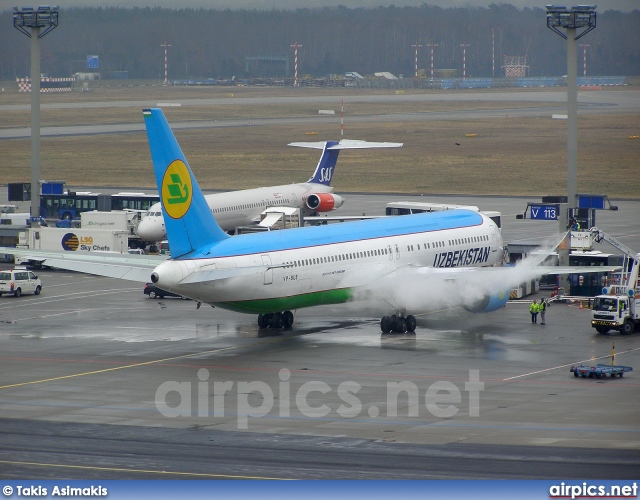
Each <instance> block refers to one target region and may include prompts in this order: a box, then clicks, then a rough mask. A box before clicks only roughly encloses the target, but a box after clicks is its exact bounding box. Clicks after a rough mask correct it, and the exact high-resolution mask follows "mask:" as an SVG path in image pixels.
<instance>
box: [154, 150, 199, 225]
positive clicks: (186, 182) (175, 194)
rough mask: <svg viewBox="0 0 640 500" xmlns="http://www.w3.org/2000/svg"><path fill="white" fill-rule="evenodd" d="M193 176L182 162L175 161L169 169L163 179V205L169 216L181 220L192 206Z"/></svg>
mask: <svg viewBox="0 0 640 500" xmlns="http://www.w3.org/2000/svg"><path fill="white" fill-rule="evenodd" d="M192 194H193V189H192V186H191V175H190V174H189V169H188V168H187V166H186V165H185V164H184V162H183V161H182V160H175V161H173V162H172V163H171V165H169V166H168V167H167V170H165V172H164V177H163V179H162V194H161V196H162V205H163V206H164V209H165V211H166V212H167V215H169V217H171V218H173V219H179V218H181V217H182V216H184V214H186V213H187V211H188V210H189V207H190V206H191V196H192Z"/></svg>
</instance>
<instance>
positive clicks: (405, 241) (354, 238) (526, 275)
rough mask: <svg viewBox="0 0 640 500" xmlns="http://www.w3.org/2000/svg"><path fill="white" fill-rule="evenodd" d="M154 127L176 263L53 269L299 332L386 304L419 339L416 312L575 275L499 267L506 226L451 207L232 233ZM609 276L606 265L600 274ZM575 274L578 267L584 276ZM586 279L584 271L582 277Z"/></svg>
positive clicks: (493, 304)
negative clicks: (310, 310)
mask: <svg viewBox="0 0 640 500" xmlns="http://www.w3.org/2000/svg"><path fill="white" fill-rule="evenodd" d="M144 119H145V125H146V129H147V135H148V138H149V146H150V149H151V157H152V160H153V166H154V171H155V176H156V181H157V184H158V192H159V193H160V199H161V203H162V209H163V212H164V214H165V221H166V227H167V235H168V238H169V244H170V246H171V254H172V258H171V259H169V260H160V259H157V258H156V259H151V258H150V257H149V256H135V255H115V256H114V255H111V256H110V255H108V254H102V255H99V254H97V253H95V254H93V253H92V254H86V255H77V254H76V253H75V252H46V251H30V250H17V249H11V248H1V249H0V251H2V252H5V253H13V254H20V255H23V256H24V255H26V256H31V255H37V256H38V259H40V260H42V261H43V264H44V265H46V266H53V267H59V268H62V269H70V270H75V271H81V272H87V273H91V274H97V275H101V276H109V277H114V278H121V279H128V280H133V281H140V282H146V281H148V280H149V278H150V279H151V281H153V282H154V283H155V284H157V285H158V286H159V287H160V288H163V289H165V290H169V291H172V292H175V293H177V294H179V295H183V296H186V297H190V298H192V299H194V300H196V301H198V306H200V303H202V302H204V303H206V304H210V305H212V306H217V307H222V308H225V309H230V310H233V311H238V312H243V313H251V314H257V315H258V325H259V326H260V328H265V327H275V328H281V327H290V326H291V325H292V324H293V312H292V311H295V310H297V309H299V308H302V307H310V306H317V305H323V304H340V303H346V302H352V303H353V305H357V306H358V307H360V308H361V309H369V308H370V306H371V305H374V306H375V307H376V312H377V313H378V314H379V315H380V316H382V319H381V321H380V327H381V330H382V331H383V332H385V333H389V332H392V331H393V332H399V333H403V332H406V331H414V330H415V328H416V317H415V316H416V315H420V314H424V313H428V312H430V311H434V310H440V309H443V308H445V307H448V308H459V307H462V308H464V309H466V310H468V311H471V312H489V311H494V310H496V309H499V308H501V307H502V306H504V304H505V303H506V301H507V299H508V297H509V289H510V288H513V287H514V286H517V284H518V283H522V282H523V281H526V280H528V279H532V278H533V277H535V276H536V275H537V276H540V275H542V274H545V273H547V272H551V271H552V272H554V273H564V272H567V271H566V268H564V269H565V270H562V269H563V268H559V267H553V268H546V269H545V268H542V267H538V266H537V264H538V263H539V262H536V263H535V264H536V266H535V268H534V266H526V265H521V266H513V267H494V266H496V265H498V264H499V262H500V260H501V256H502V250H503V243H502V237H501V235H500V232H499V231H498V228H497V226H496V225H495V223H494V222H493V221H492V220H491V219H490V218H489V217H486V216H485V215H483V214H481V213H478V212H475V211H470V210H448V211H445V212H438V213H425V214H415V215H405V216H398V217H387V218H380V219H371V220H363V221H358V222H346V223H341V224H331V225H325V226H311V227H302V228H295V229H284V230H279V231H269V232H263V233H251V234H242V235H238V236H229V235H228V234H227V233H226V232H225V231H223V230H222V229H221V228H220V226H219V225H218V224H217V223H216V221H215V219H214V217H213V214H212V213H211V210H210V209H209V206H208V205H207V202H206V200H205V198H204V195H203V194H202V191H201V190H200V188H199V187H198V184H197V182H196V179H195V178H194V176H193V173H192V171H191V169H190V168H189V166H188V164H187V161H186V159H185V157H184V155H183V153H182V151H181V149H180V146H179V145H178V142H177V141H176V139H175V137H174V135H173V133H172V131H171V129H170V127H169V124H168V123H167V121H166V119H165V117H164V114H163V113H162V110H161V109H145V110H144ZM598 269H601V268H598ZM574 272H575V270H574ZM581 272H582V271H581Z"/></svg>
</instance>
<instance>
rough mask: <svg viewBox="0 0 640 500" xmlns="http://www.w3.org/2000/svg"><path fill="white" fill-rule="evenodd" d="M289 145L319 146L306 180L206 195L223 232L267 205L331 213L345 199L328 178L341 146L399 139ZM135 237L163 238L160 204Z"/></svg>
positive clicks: (372, 145) (374, 144)
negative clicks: (316, 163)
mask: <svg viewBox="0 0 640 500" xmlns="http://www.w3.org/2000/svg"><path fill="white" fill-rule="evenodd" d="M289 146H297V147H303V148H314V149H322V155H321V157H320V161H319V162H318V165H317V166H316V170H315V172H314V173H313V175H312V176H311V178H310V179H309V180H308V181H307V182H303V183H298V184H285V185H282V186H271V187H261V188H256V189H245V190H242V191H229V192H225V193H214V194H208V195H205V200H206V202H207V205H208V206H209V209H210V210H211V213H212V214H213V217H214V218H215V220H216V222H217V223H218V225H219V226H220V227H221V228H222V230H223V231H228V232H229V231H234V230H235V228H237V227H239V226H248V225H251V224H254V223H256V222H258V221H259V220H260V214H261V213H262V212H263V211H264V210H265V209H267V208H269V207H278V206H281V207H293V208H299V209H300V210H301V212H302V213H301V215H302V216H303V217H304V216H308V215H311V214H315V213H317V212H330V211H331V210H335V209H336V208H339V207H340V206H342V204H343V203H344V198H342V197H341V196H339V195H337V194H333V188H332V187H331V185H330V184H331V179H332V178H333V173H334V170H335V166H336V162H337V160H338V154H339V153H340V151H341V150H343V149H369V148H398V147H401V146H402V143H398V142H369V141H354V140H348V139H343V140H341V141H340V142H337V141H326V142H292V143H291V144H289ZM138 236H139V237H140V239H142V240H144V241H161V240H164V239H166V237H167V231H166V228H165V222H164V216H163V214H162V210H161V208H160V203H156V204H154V205H153V206H151V207H150V208H149V211H148V212H147V215H145V216H144V217H143V219H142V220H141V221H140V224H139V225H138Z"/></svg>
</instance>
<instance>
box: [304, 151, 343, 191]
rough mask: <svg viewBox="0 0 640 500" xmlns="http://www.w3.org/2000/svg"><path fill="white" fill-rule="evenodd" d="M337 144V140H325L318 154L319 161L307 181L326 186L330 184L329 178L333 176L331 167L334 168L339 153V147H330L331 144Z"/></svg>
mask: <svg viewBox="0 0 640 500" xmlns="http://www.w3.org/2000/svg"><path fill="white" fill-rule="evenodd" d="M336 144H338V142H337V141H326V142H325V143H324V147H323V148H322V156H320V161H319V162H318V165H317V166H316V171H315V172H314V173H313V175H312V176H311V179H309V180H308V181H307V182H311V183H314V184H323V185H325V186H328V185H330V184H331V179H332V178H333V169H334V168H336V163H337V161H338V155H339V154H340V150H339V149H332V147H331V146H335V145H336Z"/></svg>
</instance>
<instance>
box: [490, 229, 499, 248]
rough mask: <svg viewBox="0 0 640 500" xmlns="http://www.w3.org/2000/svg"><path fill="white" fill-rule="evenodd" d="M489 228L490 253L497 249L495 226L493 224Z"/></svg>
mask: <svg viewBox="0 0 640 500" xmlns="http://www.w3.org/2000/svg"><path fill="white" fill-rule="evenodd" d="M490 228H491V245H490V246H491V253H494V252H497V251H498V235H497V234H496V227H495V226H494V225H491V226H490Z"/></svg>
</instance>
